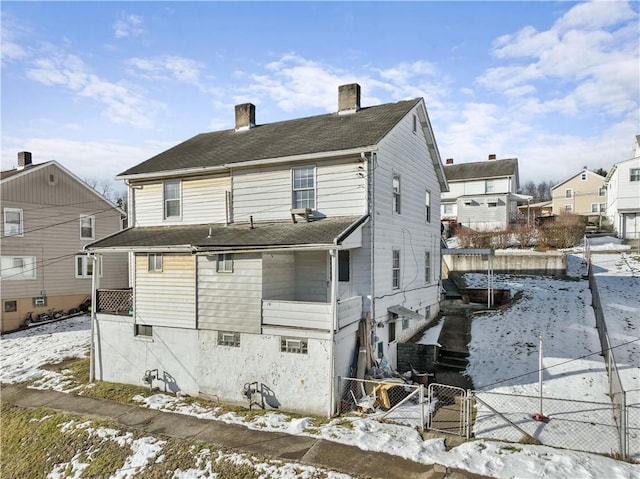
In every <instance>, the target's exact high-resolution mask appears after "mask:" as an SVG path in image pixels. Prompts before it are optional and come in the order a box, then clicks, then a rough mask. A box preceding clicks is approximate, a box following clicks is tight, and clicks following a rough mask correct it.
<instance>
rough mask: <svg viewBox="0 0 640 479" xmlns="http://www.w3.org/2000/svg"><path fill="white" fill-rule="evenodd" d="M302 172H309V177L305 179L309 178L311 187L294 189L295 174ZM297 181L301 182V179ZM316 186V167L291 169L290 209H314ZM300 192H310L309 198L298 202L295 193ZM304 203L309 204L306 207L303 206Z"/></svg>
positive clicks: (308, 166) (307, 166)
mask: <svg viewBox="0 0 640 479" xmlns="http://www.w3.org/2000/svg"><path fill="white" fill-rule="evenodd" d="M303 170H311V176H310V177H309V176H305V178H306V179H307V180H308V179H309V178H311V181H312V186H311V187H309V186H305V187H302V186H298V187H296V172H298V171H300V172H301V171H303ZM299 180H300V181H301V180H302V177H300V178H299ZM316 185H317V178H316V166H315V165H306V166H296V167H293V168H291V207H292V208H295V209H299V208H310V209H312V210H315V209H316V206H317V204H316V193H317V192H316ZM301 191H310V192H311V198H310V199H309V198H306V199H304V200H302V201H301V200H300V199H297V198H296V193H297V192H301ZM304 203H309V204H308V205H306V206H305V204H304Z"/></svg>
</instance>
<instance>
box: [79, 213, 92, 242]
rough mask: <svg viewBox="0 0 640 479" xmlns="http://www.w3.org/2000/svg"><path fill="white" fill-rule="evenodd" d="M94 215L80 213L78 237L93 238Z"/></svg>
mask: <svg viewBox="0 0 640 479" xmlns="http://www.w3.org/2000/svg"><path fill="white" fill-rule="evenodd" d="M95 223H96V217H95V216H93V215H80V239H94V237H95Z"/></svg>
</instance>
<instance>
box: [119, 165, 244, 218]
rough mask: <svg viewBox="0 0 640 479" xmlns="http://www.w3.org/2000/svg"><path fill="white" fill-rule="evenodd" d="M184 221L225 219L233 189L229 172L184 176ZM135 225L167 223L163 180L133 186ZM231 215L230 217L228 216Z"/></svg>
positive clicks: (182, 201) (182, 206) (182, 215)
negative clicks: (221, 174) (195, 176)
mask: <svg viewBox="0 0 640 479" xmlns="http://www.w3.org/2000/svg"><path fill="white" fill-rule="evenodd" d="M181 190H182V191H181V193H182V195H181V217H180V218H172V222H174V221H180V223H181V224H203V223H224V222H225V220H226V219H227V214H226V210H225V208H226V198H225V197H226V194H227V192H230V191H231V179H230V178H229V177H228V176H224V177H213V178H202V179H194V180H192V179H184V180H182V188H181ZM132 195H133V197H134V204H135V210H136V211H135V220H136V226H158V225H161V224H163V223H164V207H163V206H161V205H162V204H163V185H162V182H157V183H145V184H140V185H136V186H135V187H134V189H133V190H132ZM229 219H231V218H229Z"/></svg>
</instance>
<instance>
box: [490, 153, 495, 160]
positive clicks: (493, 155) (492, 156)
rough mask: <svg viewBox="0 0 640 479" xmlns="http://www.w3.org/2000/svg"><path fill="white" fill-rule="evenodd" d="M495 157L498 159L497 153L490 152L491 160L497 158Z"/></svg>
mask: <svg viewBox="0 0 640 479" xmlns="http://www.w3.org/2000/svg"><path fill="white" fill-rule="evenodd" d="M495 159H496V154H495V153H489V161H491V160H495Z"/></svg>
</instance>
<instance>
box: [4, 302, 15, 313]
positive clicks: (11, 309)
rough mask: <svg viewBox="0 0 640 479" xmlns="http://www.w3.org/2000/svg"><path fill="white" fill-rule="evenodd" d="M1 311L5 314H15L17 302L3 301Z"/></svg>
mask: <svg viewBox="0 0 640 479" xmlns="http://www.w3.org/2000/svg"><path fill="white" fill-rule="evenodd" d="M3 303H4V304H3V308H2V310H3V311H4V312H5V313H17V312H18V300H16V299H5V300H4V301H3Z"/></svg>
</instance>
